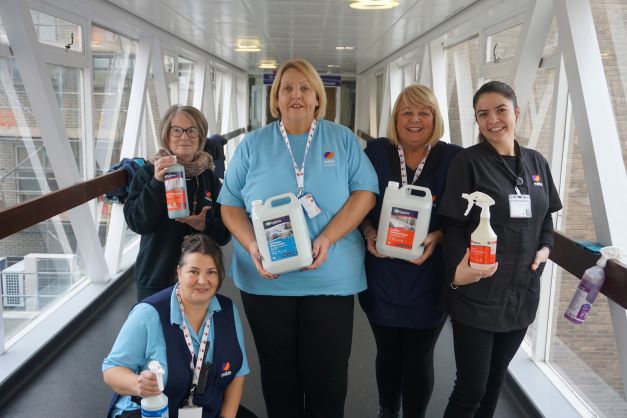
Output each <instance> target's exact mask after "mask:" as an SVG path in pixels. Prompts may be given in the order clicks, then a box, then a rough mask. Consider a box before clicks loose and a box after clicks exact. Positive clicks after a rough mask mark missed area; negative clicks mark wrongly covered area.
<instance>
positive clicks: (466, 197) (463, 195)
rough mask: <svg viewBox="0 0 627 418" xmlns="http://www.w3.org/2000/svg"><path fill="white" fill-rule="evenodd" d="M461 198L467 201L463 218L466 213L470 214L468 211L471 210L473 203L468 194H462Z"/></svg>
mask: <svg viewBox="0 0 627 418" xmlns="http://www.w3.org/2000/svg"><path fill="white" fill-rule="evenodd" d="M462 197H463V198H464V199H467V200H468V207H467V208H466V212H464V216H468V213H469V212H470V209H472V205H474V204H475V202H474V201H473V200H472V198H471V197H470V195H469V194H468V193H462Z"/></svg>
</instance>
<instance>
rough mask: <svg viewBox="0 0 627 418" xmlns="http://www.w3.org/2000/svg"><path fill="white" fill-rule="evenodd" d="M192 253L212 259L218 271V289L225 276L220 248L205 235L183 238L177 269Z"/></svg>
mask: <svg viewBox="0 0 627 418" xmlns="http://www.w3.org/2000/svg"><path fill="white" fill-rule="evenodd" d="M193 253H200V254H202V255H208V256H209V257H211V258H212V259H213V262H214V263H215V264H216V269H217V270H218V289H220V287H221V286H222V282H223V281H224V275H225V270H224V259H223V258H222V249H221V248H220V246H219V245H218V244H217V243H216V242H215V241H213V240H212V239H211V238H209V237H208V236H206V235H205V234H193V235H187V236H186V237H185V238H183V244H181V257H180V258H179V267H182V266H183V265H184V264H185V257H187V256H188V255H189V254H193Z"/></svg>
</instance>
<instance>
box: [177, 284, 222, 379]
mask: <svg viewBox="0 0 627 418" xmlns="http://www.w3.org/2000/svg"><path fill="white" fill-rule="evenodd" d="M176 299H177V300H178V301H179V307H180V308H181V316H182V317H183V321H182V323H183V336H184V337H185V342H186V343H187V348H189V352H190V354H191V355H192V359H191V361H190V362H189V368H190V369H192V370H193V371H194V377H193V379H192V383H193V384H194V385H197V384H198V376H200V369H201V368H202V361H203V358H204V357H205V350H206V348H207V341H208V340H209V327H210V326H211V318H212V316H213V312H212V313H211V314H209V319H207V322H205V329H204V331H203V333H202V339H201V341H200V347H199V348H198V359H197V360H196V366H194V357H195V354H194V345H193V344H192V338H191V337H190V335H189V328H187V324H186V323H185V310H184V309H183V302H182V301H181V291H180V289H179V287H178V286H177V287H176Z"/></svg>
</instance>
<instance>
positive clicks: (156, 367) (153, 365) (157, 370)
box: [148, 360, 165, 392]
mask: <svg viewBox="0 0 627 418" xmlns="http://www.w3.org/2000/svg"><path fill="white" fill-rule="evenodd" d="M148 370H150V371H151V372H153V373H154V374H155V375H156V376H157V384H158V385H159V390H160V391H162V392H163V389H164V386H163V375H164V374H165V370H163V367H161V363H159V362H158V361H157V360H152V361H151V362H150V363H148Z"/></svg>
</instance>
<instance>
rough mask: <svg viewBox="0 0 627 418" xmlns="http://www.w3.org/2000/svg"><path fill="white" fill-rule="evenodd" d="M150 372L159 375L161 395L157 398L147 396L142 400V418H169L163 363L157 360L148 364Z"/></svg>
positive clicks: (158, 381)
mask: <svg viewBox="0 0 627 418" xmlns="http://www.w3.org/2000/svg"><path fill="white" fill-rule="evenodd" d="M148 370H150V371H151V372H153V373H154V374H156V375H157V384H158V385H159V390H160V391H161V393H160V394H158V395H157V396H146V397H145V398H142V404H141V407H142V408H141V410H142V418H148V417H157V418H169V416H170V414H169V412H168V397H167V396H165V395H164V394H163V374H164V373H165V370H163V367H161V363H159V362H158V361H157V360H152V361H151V362H150V363H148Z"/></svg>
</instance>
